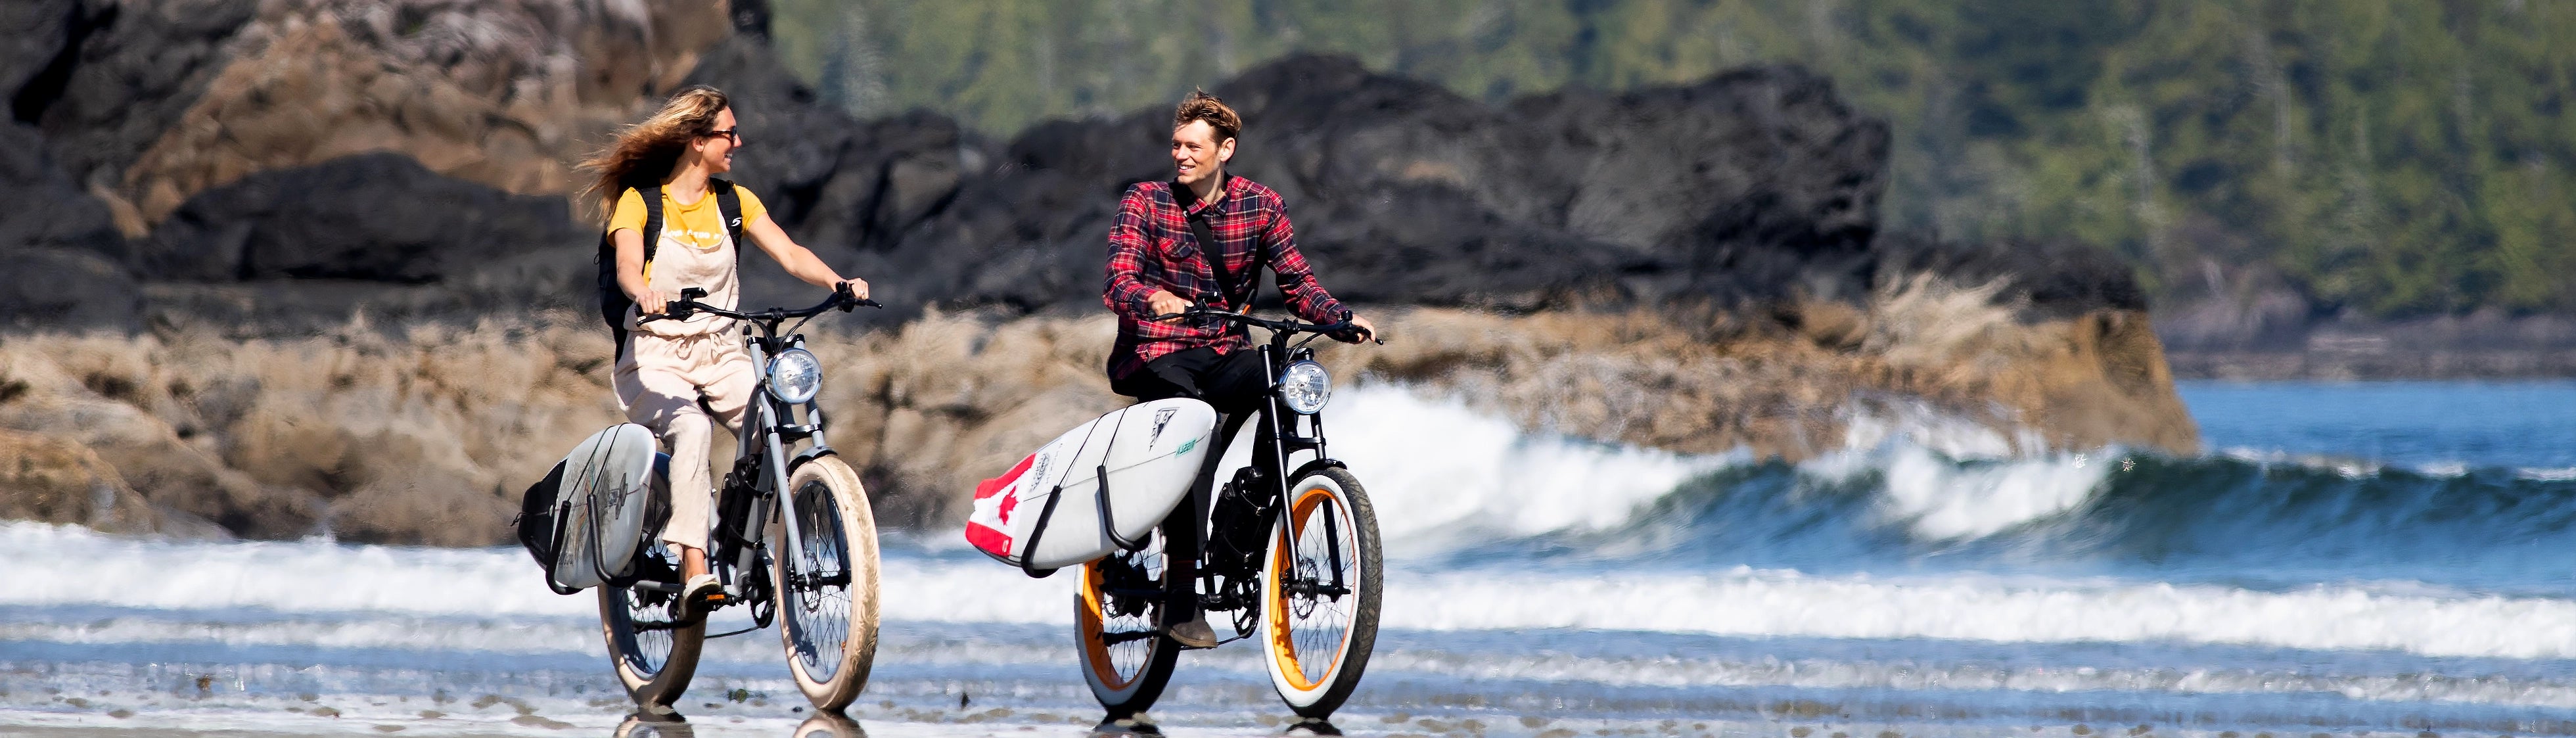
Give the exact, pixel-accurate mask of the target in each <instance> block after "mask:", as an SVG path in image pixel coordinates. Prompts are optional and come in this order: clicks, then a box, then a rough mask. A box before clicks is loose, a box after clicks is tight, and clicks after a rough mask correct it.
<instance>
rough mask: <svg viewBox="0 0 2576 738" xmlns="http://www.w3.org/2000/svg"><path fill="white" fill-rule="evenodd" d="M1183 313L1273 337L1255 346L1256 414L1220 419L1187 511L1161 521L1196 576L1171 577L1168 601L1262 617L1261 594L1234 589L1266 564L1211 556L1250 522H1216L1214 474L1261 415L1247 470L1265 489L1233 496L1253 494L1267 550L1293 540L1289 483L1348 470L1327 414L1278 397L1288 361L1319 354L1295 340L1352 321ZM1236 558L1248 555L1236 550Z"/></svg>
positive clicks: (1179, 556)
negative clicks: (1294, 407) (1327, 470)
mask: <svg viewBox="0 0 2576 738" xmlns="http://www.w3.org/2000/svg"><path fill="white" fill-rule="evenodd" d="M1185 315H1204V316H1209V317H1214V316H1219V315H1221V316H1225V319H1227V320H1232V321H1235V322H1239V323H1243V324H1246V325H1250V326H1256V327H1262V328H1267V329H1269V330H1270V331H1271V333H1270V337H1269V339H1268V340H1267V341H1265V342H1263V343H1261V344H1258V345H1256V346H1254V347H1253V348H1254V350H1256V351H1260V352H1261V357H1262V371H1263V377H1262V379H1263V385H1264V386H1263V391H1262V393H1261V395H1262V398H1261V402H1260V403H1259V404H1258V405H1257V406H1256V407H1255V408H1253V409H1252V410H1250V411H1247V412H1241V413H1234V414H1228V415H1226V416H1224V417H1222V418H1221V419H1220V420H1219V421H1218V424H1219V432H1218V435H1217V439H1218V440H1217V444H1216V445H1215V446H1214V447H1213V448H1210V449H1209V451H1208V456H1207V461H1206V462H1205V463H1204V464H1203V465H1202V467H1201V468H1200V470H1199V474H1198V477H1197V481H1196V482H1194V483H1193V485H1192V486H1191V488H1190V493H1189V497H1188V498H1187V501H1186V502H1185V503H1184V505H1183V507H1182V508H1181V509H1179V510H1175V511H1173V514H1172V517H1170V518H1167V519H1165V520H1164V522H1163V526H1162V527H1163V528H1164V530H1165V533H1166V544H1165V545H1166V546H1167V547H1169V549H1167V550H1168V552H1169V553H1171V554H1173V555H1174V556H1173V558H1174V559H1176V562H1175V563H1178V562H1179V561H1186V562H1188V566H1189V568H1190V571H1188V572H1186V574H1187V576H1182V577H1173V578H1172V579H1171V580H1169V581H1168V582H1167V586H1168V587H1169V589H1168V590H1167V591H1166V593H1165V597H1166V598H1167V601H1168V599H1170V598H1176V597H1193V598H1196V599H1197V600H1198V602H1199V603H1200V607H1201V609H1206V610H1220V611H1256V612H1257V609H1256V608H1255V607H1254V605H1255V604H1256V603H1255V602H1253V600H1254V599H1257V594H1255V595H1254V596H1250V597H1238V596H1237V595H1238V594H1241V593H1238V592H1233V591H1229V590H1239V589H1243V588H1244V586H1245V585H1248V584H1249V583H1250V582H1252V581H1253V579H1254V578H1255V577H1256V576H1257V575H1258V574H1259V569H1260V562H1259V561H1258V560H1253V561H1251V562H1249V563H1250V566H1249V568H1246V567H1245V566H1243V563H1244V562H1234V563H1232V564H1231V565H1229V564H1228V562H1223V561H1218V560H1216V559H1214V558H1213V555H1214V554H1215V553H1216V551H1215V548H1216V547H1215V545H1214V542H1215V541H1217V540H1218V539H1219V538H1221V537H1228V536H1229V534H1233V533H1239V532H1248V531H1242V530H1241V529H1240V526H1241V525H1243V524H1244V523H1245V522H1246V521H1218V520H1215V519H1213V518H1214V514H1215V509H1216V505H1217V504H1218V503H1219V502H1220V498H1219V496H1218V493H1219V492H1220V490H1219V489H1218V485H1217V484H1216V481H1215V477H1216V474H1217V473H1218V472H1220V471H1223V468H1222V467H1223V465H1224V463H1225V461H1224V459H1225V456H1226V455H1227V453H1228V452H1229V451H1230V450H1231V448H1232V446H1233V445H1234V440H1235V437H1236V436H1237V435H1239V434H1240V433H1241V432H1242V431H1243V426H1244V424H1246V423H1249V422H1253V420H1254V418H1256V417H1257V418H1258V419H1259V424H1258V425H1257V426H1255V427H1254V432H1253V435H1252V437H1251V439H1250V440H1251V442H1253V443H1255V444H1258V445H1257V446H1255V447H1254V449H1253V453H1252V459H1251V464H1249V465H1248V466H1246V467H1244V469H1248V470H1251V471H1253V472H1254V474H1255V476H1256V477H1257V479H1258V481H1259V482H1260V483H1261V488H1260V489H1259V490H1258V491H1257V493H1255V491H1253V490H1240V489H1237V490H1235V491H1236V493H1237V494H1254V495H1255V496H1253V497H1252V498H1250V499H1247V500H1246V502H1249V503H1251V504H1252V506H1253V507H1254V509H1255V510H1256V511H1259V512H1260V514H1261V515H1262V517H1264V518H1266V520H1256V521H1249V522H1250V524H1251V525H1252V526H1253V527H1256V528H1263V529H1266V536H1265V537H1264V539H1263V540H1264V541H1265V543H1264V545H1265V546H1266V545H1267V543H1266V541H1268V540H1271V539H1272V537H1277V536H1286V535H1288V533H1289V530H1288V524H1289V523H1288V517H1287V516H1286V515H1284V514H1281V513H1283V512H1284V510H1283V509H1282V506H1283V504H1284V502H1285V501H1286V500H1287V496H1288V491H1289V490H1288V485H1289V483H1290V482H1292V481H1294V479H1295V478H1296V477H1298V476H1301V475H1302V474H1303V473H1304V472H1306V471H1307V470H1309V469H1312V468H1315V467H1317V466H1342V463H1341V462H1340V461H1337V460H1335V459H1333V458H1332V456H1331V454H1330V453H1329V451H1328V450H1327V449H1326V446H1325V440H1324V426H1323V423H1324V421H1323V416H1322V414H1321V413H1320V412H1318V413H1317V414H1315V415H1306V414H1302V413H1297V412H1294V411H1291V410H1289V409H1288V408H1287V407H1286V405H1285V401H1284V400H1282V399H1280V397H1279V391H1278V390H1279V374H1280V372H1282V371H1285V370H1286V369H1287V367H1288V366H1289V365H1290V364H1293V363H1295V362H1298V361H1301V360H1307V359H1312V358H1314V353H1315V351H1314V349H1312V348H1309V347H1307V346H1306V344H1307V343H1311V342H1312V341H1313V340H1314V338H1308V339H1307V340H1306V341H1303V342H1295V343H1292V342H1291V341H1292V339H1294V338H1295V337H1296V335H1297V334H1299V333H1313V334H1317V337H1320V336H1322V335H1325V334H1330V333H1335V332H1340V331H1343V330H1348V329H1349V328H1350V324H1349V323H1347V322H1344V323H1337V324H1308V323H1299V322H1296V321H1268V320H1262V319H1258V318H1252V317H1249V316H1243V315H1239V314H1235V313H1222V312H1216V311H1192V313H1189V314H1185ZM1301 419H1302V420H1301ZM1306 452H1312V453H1313V458H1311V459H1310V460H1307V461H1305V462H1304V463H1302V464H1297V465H1295V466H1294V467H1293V471H1292V466H1291V463H1290V462H1292V461H1294V460H1295V457H1296V455H1297V454H1300V453H1306ZM1243 479H1244V475H1243V473H1242V471H1241V470H1238V471H1237V472H1236V474H1235V477H1234V480H1235V481H1243ZM1235 481H1229V482H1227V483H1226V484H1225V485H1224V487H1226V488H1233V487H1234V484H1235ZM1226 523H1233V524H1234V525H1233V526H1230V527H1232V528H1233V529H1232V530H1229V529H1225V528H1220V527H1218V526H1220V525H1224V524H1226ZM1176 524H1177V525H1178V526H1186V528H1185V530H1187V531H1189V532H1191V533H1193V534H1194V535H1190V536H1188V537H1187V538H1186V539H1183V538H1182V537H1180V536H1172V535H1170V533H1172V532H1173V531H1172V528H1174V527H1175V526H1176ZM1236 553H1238V554H1240V553H1247V552H1241V551H1237V552H1236ZM1337 553H1338V552H1337ZM1220 576H1222V577H1225V578H1226V580H1227V582H1228V584H1225V585H1220V584H1219V583H1218V582H1217V577H1220ZM1334 576H1335V577H1339V576H1340V572H1339V571H1338V570H1336V571H1335V572H1334ZM1185 582H1186V584H1185ZM1339 585H1340V583H1338V582H1337V583H1335V584H1334V585H1327V586H1326V588H1324V589H1321V590H1319V591H1324V592H1327V593H1331V592H1332V590H1333V589H1335V588H1340V587H1339ZM1237 620H1238V628H1237V631H1238V633H1244V632H1248V631H1245V630H1243V629H1242V628H1241V627H1240V626H1241V623H1240V621H1241V618H1239V617H1238V619H1237ZM1237 637H1241V636H1240V635H1238V636H1237Z"/></svg>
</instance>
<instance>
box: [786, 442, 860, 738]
mask: <svg viewBox="0 0 2576 738" xmlns="http://www.w3.org/2000/svg"><path fill="white" fill-rule="evenodd" d="M787 489H788V494H787V495H786V499H785V500H784V504H783V505H781V507H780V510H779V518H780V519H779V520H778V521H774V524H775V525H778V526H785V525H793V526H796V535H797V540H799V541H800V542H802V544H803V545H802V547H801V550H791V549H795V548H797V547H794V546H790V545H789V544H788V537H787V531H786V530H785V529H784V528H783V527H773V528H771V529H770V530H771V533H770V537H769V540H770V545H772V546H775V547H776V549H775V550H776V555H774V556H772V557H771V566H772V572H773V573H774V575H775V576H774V581H776V582H777V586H778V612H779V613H780V614H781V615H782V616H783V617H781V618H780V620H781V621H782V623H781V625H782V627H780V628H779V629H778V636H779V640H781V641H782V642H784V643H785V644H786V646H787V671H788V672H789V674H791V675H792V676H794V677H795V679H796V688H797V689H798V690H800V691H803V692H804V693H805V699H806V700H807V701H809V702H812V703H814V707H815V709H816V710H819V711H821V712H824V713H833V712H838V711H840V709H841V708H844V707H848V706H849V705H850V701H851V700H854V699H858V696H859V690H861V689H865V688H867V685H868V669H869V667H870V666H871V665H872V664H873V663H874V662H875V661H876V654H877V523H876V514H875V513H874V512H872V511H871V510H870V509H869V507H868V496H867V493H866V492H865V491H864V490H862V489H861V488H860V487H859V475H858V473H857V472H854V471H851V470H850V465H849V464H847V463H844V462H842V461H841V459H840V458H839V457H834V456H823V457H818V458H816V459H814V460H812V461H808V462H805V463H804V464H801V465H798V466H797V467H796V471H795V472H794V473H792V474H790V475H788V477H787Z"/></svg>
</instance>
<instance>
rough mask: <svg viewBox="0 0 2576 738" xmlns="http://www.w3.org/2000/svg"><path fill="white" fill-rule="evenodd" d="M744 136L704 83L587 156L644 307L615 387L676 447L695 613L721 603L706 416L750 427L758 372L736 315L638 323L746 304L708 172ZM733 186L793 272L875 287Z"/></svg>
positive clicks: (631, 318)
mask: <svg viewBox="0 0 2576 738" xmlns="http://www.w3.org/2000/svg"><path fill="white" fill-rule="evenodd" d="M742 145H743V142H742V135H741V133H740V132H739V131H737V130H736V129H735V121H734V114H733V110H732V108H731V106H730V105H729V104H728V103H727V102H726V100H725V95H724V93H722V92H718V91H717V90H716V89H715V88H712V87H705V86H699V87H691V88H689V89H686V90H682V91H680V93H679V94H677V95H673V96H672V97H671V101H670V102H668V103H665V104H663V105H662V109H661V110H660V111H659V112H656V113H654V114H653V116H652V117H650V118H647V119H645V120H644V122H642V123H637V124H635V125H633V126H630V127H628V128H627V129H626V130H624V131H622V132H620V133H619V134H618V136H617V141H616V142H615V143H613V144H611V145H610V146H609V147H608V148H607V149H606V150H604V151H601V152H600V153H599V154H598V155H597V156H594V157H592V158H591V159H590V160H589V161H587V162H583V166H584V167H585V168H586V169H589V170H591V171H594V172H597V173H598V175H599V178H598V180H597V182H596V183H594V184H592V185H591V188H590V195H591V196H593V197H597V198H599V201H600V202H601V203H602V204H604V205H608V206H609V207H608V212H609V216H608V231H609V240H610V241H611V242H612V243H613V244H614V245H615V246H616V248H617V285H618V288H619V289H621V290H623V291H625V293H626V295H627V296H628V297H630V298H633V299H634V301H635V305H636V307H635V308H633V309H630V310H628V311H627V314H626V323H625V325H626V330H627V331H628V333H627V336H626V345H625V346H623V347H622V351H621V355H620V356H619V357H618V360H617V368H616V370H615V372H613V373H612V374H611V375H610V384H611V385H612V386H614V387H615V388H616V390H617V402H618V405H619V406H620V407H623V408H625V410H626V418H627V419H628V420H631V421H634V422H635V423H637V424H639V425H642V426H644V427H646V428H651V429H652V430H653V432H654V433H655V434H657V435H659V436H661V438H662V447H663V448H664V449H665V450H667V451H669V452H670V454H671V480H670V482H671V485H670V489H671V521H670V524H669V525H667V526H665V527H664V528H663V532H662V540H663V541H664V542H667V543H669V544H671V545H672V546H675V547H677V548H678V549H679V552H680V566H681V573H682V574H683V575H684V576H686V577H687V583H686V584H684V585H682V587H681V601H682V602H684V603H687V604H688V605H689V606H690V607H693V608H704V607H706V606H709V605H711V604H716V603H721V602H722V600H723V597H724V594H723V588H722V586H721V585H720V584H719V583H718V582H717V581H716V577H715V575H714V574H712V573H709V572H708V571H707V553H706V548H707V508H709V507H710V506H711V503H712V501H713V499H714V497H715V485H714V483H713V482H712V481H711V479H710V475H709V473H708V469H707V454H708V452H709V444H710V443H711V442H712V441H713V436H712V426H713V424H712V423H711V422H710V421H711V420H721V421H724V424H725V426H726V427H727V428H734V427H737V426H738V425H740V423H741V420H742V411H743V408H744V407H745V406H747V404H748V403H749V402H750V400H751V396H752V390H753V387H752V377H753V375H754V371H753V367H752V365H751V357H750V355H749V354H746V353H744V352H743V346H742V339H741V337H740V334H739V333H738V331H737V330H736V328H735V325H734V321H733V320H732V319H729V318H720V317H717V316H714V315H708V314H704V313H700V314H698V315H697V316H695V317H692V318H690V319H688V320H656V321H653V322H649V323H639V322H637V319H638V318H639V317H640V316H641V315H643V314H653V313H660V312H663V310H664V307H665V306H666V305H667V304H668V303H670V302H671V301H673V300H675V299H677V297H678V295H679V293H680V290H682V289H685V288H689V287H697V288H701V289H704V290H706V291H707V295H706V297H704V298H701V299H700V301H701V302H704V303H706V304H708V305H714V306H716V307H720V308H725V309H728V310H733V309H738V306H737V304H736V302H737V300H738V299H739V297H740V287H739V285H740V284H741V282H740V280H738V279H737V278H736V275H735V273H734V272H735V269H734V266H735V264H736V263H737V261H738V260H737V259H736V258H735V256H736V255H735V252H734V249H735V248H736V246H737V244H735V243H733V239H732V237H731V236H729V235H727V232H726V228H725V222H724V217H723V215H722V214H721V212H720V208H719V207H718V205H717V203H716V201H717V198H716V197H715V196H714V193H711V192H709V191H708V186H709V180H710V178H712V177H714V176H715V175H719V174H724V173H725V172H727V171H730V170H732V169H733V153H734V150H736V149H739V148H741V147H742ZM656 185H658V186H660V187H661V191H660V197H661V198H662V201H663V202H662V232H661V237H660V244H658V245H657V246H656V247H655V248H654V253H653V258H652V261H651V263H649V264H648V263H646V261H645V258H644V236H643V227H644V221H645V207H644V197H643V194H642V192H641V190H643V189H646V188H651V187H654V186H656ZM733 187H734V191H735V192H736V193H738V196H739V197H740V198H741V201H742V208H741V214H740V215H741V217H742V223H743V225H742V233H744V234H745V235H748V236H750V237H751V241H752V243H755V244H758V245H759V246H760V250H761V251H763V252H766V253H768V254H769V257H770V258H772V259H776V260H778V264H779V266H783V267H786V268H787V273H788V274H792V275H795V276H796V278H798V279H802V280H805V281H806V282H810V283H813V284H814V285H815V286H818V287H825V288H834V287H839V286H842V285H847V286H848V289H849V291H850V294H852V295H854V296H857V297H860V298H865V297H867V296H868V283H867V282H865V281H861V280H857V279H848V280H845V279H842V278H841V275H840V273H838V272H835V271H833V270H832V268H831V267H830V266H828V265H825V264H824V263H823V260H822V259H820V258H816V257H815V256H814V252H812V251H808V250H806V248H805V247H803V246H799V245H797V244H796V241H795V240H794V239H791V238H788V237H787V232H786V231H782V230H779V228H778V224H777V223H775V222H772V221H771V220H770V219H769V212H768V210H767V209H766V208H764V207H762V206H761V204H760V199H759V198H757V197H754V196H752V194H751V190H749V189H745V188H743V187H741V186H739V185H734V186H733ZM702 403H703V404H702ZM709 413H713V415H714V417H713V418H710V417H709Z"/></svg>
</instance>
